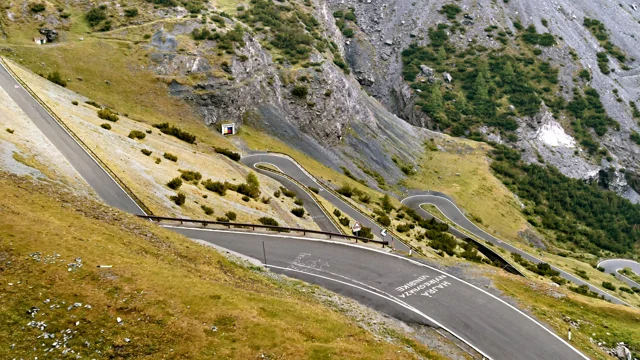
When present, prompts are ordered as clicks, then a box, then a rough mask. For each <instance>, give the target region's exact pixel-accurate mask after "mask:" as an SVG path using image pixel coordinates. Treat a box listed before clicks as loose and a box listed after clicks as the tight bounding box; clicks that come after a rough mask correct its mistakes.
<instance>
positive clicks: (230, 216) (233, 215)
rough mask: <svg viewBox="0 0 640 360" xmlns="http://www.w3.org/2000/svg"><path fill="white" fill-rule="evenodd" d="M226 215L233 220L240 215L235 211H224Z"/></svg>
mask: <svg viewBox="0 0 640 360" xmlns="http://www.w3.org/2000/svg"><path fill="white" fill-rule="evenodd" d="M224 216H226V217H227V218H228V219H229V220H231V221H235V220H236V219H237V218H238V215H236V213H234V212H233V211H227V212H226V213H224Z"/></svg>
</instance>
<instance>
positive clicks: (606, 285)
mask: <svg viewBox="0 0 640 360" xmlns="http://www.w3.org/2000/svg"><path fill="white" fill-rule="evenodd" d="M602 287H603V288H605V289H608V290H611V291H616V287H615V285H613V284H612V283H610V282H608V281H603V282H602Z"/></svg>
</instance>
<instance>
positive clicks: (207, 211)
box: [200, 205, 213, 215]
mask: <svg viewBox="0 0 640 360" xmlns="http://www.w3.org/2000/svg"><path fill="white" fill-rule="evenodd" d="M200 208H201V209H202V211H204V213H205V214H207V215H213V209H212V208H210V207H208V206H207V205H200Z"/></svg>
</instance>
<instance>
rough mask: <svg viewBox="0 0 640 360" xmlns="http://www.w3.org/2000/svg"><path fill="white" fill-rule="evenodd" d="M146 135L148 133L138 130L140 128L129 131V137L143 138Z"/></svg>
mask: <svg viewBox="0 0 640 360" xmlns="http://www.w3.org/2000/svg"><path fill="white" fill-rule="evenodd" d="M146 136H147V134H145V133H143V132H142V131H138V130H131V132H130V133H129V139H138V140H142V139H144V138H145V137H146Z"/></svg>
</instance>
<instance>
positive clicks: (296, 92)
mask: <svg viewBox="0 0 640 360" xmlns="http://www.w3.org/2000/svg"><path fill="white" fill-rule="evenodd" d="M308 94H309V88H307V87H306V86H304V85H296V86H294V87H293V89H292V90H291V95H293V96H295V97H299V98H305V97H307V95H308Z"/></svg>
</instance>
